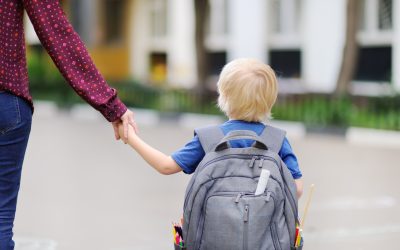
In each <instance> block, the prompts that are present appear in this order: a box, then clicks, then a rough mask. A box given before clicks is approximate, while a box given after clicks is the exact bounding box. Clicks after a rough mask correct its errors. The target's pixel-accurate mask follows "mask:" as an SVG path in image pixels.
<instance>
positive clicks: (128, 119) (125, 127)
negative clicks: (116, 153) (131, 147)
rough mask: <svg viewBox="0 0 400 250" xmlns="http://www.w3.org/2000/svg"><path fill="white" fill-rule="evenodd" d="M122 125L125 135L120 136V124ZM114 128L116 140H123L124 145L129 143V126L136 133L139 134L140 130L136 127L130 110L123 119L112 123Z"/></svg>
mask: <svg viewBox="0 0 400 250" xmlns="http://www.w3.org/2000/svg"><path fill="white" fill-rule="evenodd" d="M120 123H122V126H123V133H122V134H120V133H119V131H118V124H120ZM112 125H113V128H114V134H115V139H116V140H119V139H122V140H123V141H124V143H127V142H128V134H129V126H132V128H133V130H134V133H138V132H139V129H138V127H137V125H136V122H135V119H134V115H133V112H132V111H130V110H129V109H128V110H127V111H126V112H125V114H123V115H122V116H121V118H120V119H119V120H117V121H115V122H113V123H112Z"/></svg>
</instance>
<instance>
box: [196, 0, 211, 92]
mask: <svg viewBox="0 0 400 250" xmlns="http://www.w3.org/2000/svg"><path fill="white" fill-rule="evenodd" d="M194 8H195V45H196V58H197V79H198V87H199V91H200V94H201V96H203V95H204V94H205V93H206V91H207V86H206V81H207V76H208V70H207V64H208V58H207V50H206V47H205V43H204V41H205V38H206V27H207V20H208V16H209V13H210V3H209V0H194Z"/></svg>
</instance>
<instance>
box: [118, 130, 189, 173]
mask: <svg viewBox="0 0 400 250" xmlns="http://www.w3.org/2000/svg"><path fill="white" fill-rule="evenodd" d="M119 134H120V135H121V136H122V135H123V134H124V129H123V126H122V124H121V125H119ZM127 143H128V144H129V145H130V146H131V147H132V148H133V149H135V150H136V152H138V154H140V156H141V157H142V158H143V159H144V160H145V161H146V162H147V163H148V164H149V165H150V166H152V167H153V168H154V169H155V170H157V171H158V172H159V173H161V174H164V175H170V174H175V173H178V172H180V171H182V169H181V168H180V167H179V165H178V164H177V163H176V162H175V161H174V160H173V159H172V157H171V156H168V155H166V154H164V153H162V152H160V151H158V150H157V149H155V148H153V147H152V146H150V145H148V144H147V143H146V142H144V141H143V140H142V139H140V138H139V136H138V135H137V134H136V133H135V131H134V130H133V128H132V127H131V126H129V132H128V141H127Z"/></svg>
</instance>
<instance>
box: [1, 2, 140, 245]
mask: <svg viewBox="0 0 400 250" xmlns="http://www.w3.org/2000/svg"><path fill="white" fill-rule="evenodd" d="M24 9H25V10H26V12H27V13H28V16H29V18H30V20H31V21H32V24H33V26H34V28H35V31H36V33H37V35H38V37H39V39H40V41H41V43H42V44H43V46H44V47H45V49H46V50H47V52H48V53H49V55H50V56H51V58H52V59H53V61H54V62H55V64H56V66H57V67H58V69H59V71H60V72H61V73H62V75H63V76H64V78H65V79H66V80H67V82H68V83H69V84H70V85H71V87H72V88H73V89H74V90H75V91H76V92H77V93H78V94H79V95H80V96H81V97H82V98H83V99H84V100H85V101H87V102H88V103H89V104H90V105H92V106H93V107H94V108H95V109H97V110H99V111H100V112H101V113H102V114H103V116H104V117H105V118H106V119H107V120H108V121H110V122H112V123H113V127H114V132H115V136H116V139H117V140H118V139H120V137H119V135H118V130H117V124H118V123H120V122H123V124H124V126H125V134H124V137H125V138H124V140H125V139H126V138H127V136H128V134H127V133H128V125H129V124H130V125H132V126H133V127H134V128H135V129H136V125H135V122H134V120H133V113H132V112H131V111H129V110H127V108H126V107H125V105H124V104H123V103H122V102H121V101H120V100H119V99H118V98H117V93H116V91H115V89H112V88H110V87H109V86H108V85H107V84H106V82H105V80H104V79H103V77H102V76H101V75H100V73H99V72H98V70H97V69H96V67H95V65H94V64H93V62H92V60H91V58H90V56H89V54H88V52H87V50H86V48H85V46H84V44H83V43H82V41H81V39H80V38H79V36H78V35H77V34H76V33H75V31H74V30H73V28H72V26H71V25H70V23H69V22H68V20H67V19H66V17H65V14H64V12H63V11H62V9H61V7H60V5H59V0H0V249H1V250H12V249H14V242H13V240H12V236H13V232H12V228H13V222H14V217H15V210H16V203H17V196H18V190H19V185H20V178H21V170H22V163H23V159H24V154H25V150H26V146H27V142H28V138H29V133H30V129H31V116H32V111H33V104H32V98H31V96H30V93H29V87H28V75H27V69H26V58H25V39H24V33H23V11H24Z"/></svg>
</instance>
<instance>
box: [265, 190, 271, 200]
mask: <svg viewBox="0 0 400 250" xmlns="http://www.w3.org/2000/svg"><path fill="white" fill-rule="evenodd" d="M270 199H271V192H267V197H265V202H269V200H270Z"/></svg>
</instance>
